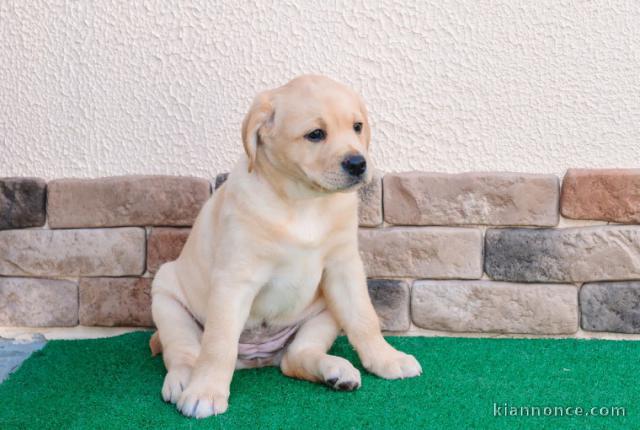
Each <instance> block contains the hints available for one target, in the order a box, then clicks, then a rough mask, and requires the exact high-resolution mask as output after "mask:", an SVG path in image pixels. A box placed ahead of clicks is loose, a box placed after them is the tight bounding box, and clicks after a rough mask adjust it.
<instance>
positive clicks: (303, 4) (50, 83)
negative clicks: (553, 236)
mask: <svg viewBox="0 0 640 430" xmlns="http://www.w3.org/2000/svg"><path fill="white" fill-rule="evenodd" d="M268 3H269V2H266V1H259V0H254V1H236V0H228V1H222V2H216V1H210V0H203V1H200V2H195V1H162V0H158V1H148V2H139V1H137V2H132V1H131V2H130V1H128V0H121V1H115V0H114V1H106V0H100V1H95V2H92V1H89V0H81V1H48V2H36V1H31V0H29V1H23V0H15V1H12V0H0V149H1V151H0V176H7V175H37V176H42V177H45V178H55V177H62V176H85V177H93V176H103V175H116V174H126V173H168V174H195V175H202V176H210V175H213V174H215V173H216V172H219V171H223V170H227V169H228V168H229V167H230V165H231V164H232V163H233V161H234V160H235V159H236V157H237V155H238V154H239V153H240V151H241V144H240V141H239V135H240V132H239V126H240V122H241V120H242V117H243V114H244V111H245V109H246V108H247V107H248V105H249V103H250V100H251V98H252V97H253V95H254V94H255V93H256V92H257V91H259V90H261V89H264V88H268V87H273V86H276V85H279V84H282V83H284V82H285V81H287V80H288V79H289V78H290V77H293V76H295V75H297V74H300V73H307V72H314V73H323V74H327V75H329V76H332V77H334V78H337V79H339V80H342V81H345V82H346V83H348V84H351V85H352V86H353V87H355V88H356V89H358V90H359V91H360V92H361V93H362V94H363V96H364V97H365V99H366V101H367V102H368V105H369V109H370V112H371V117H372V122H373V126H374V146H373V148H374V153H375V157H374V158H375V160H377V163H378V166H379V167H381V168H382V169H384V170H387V171H393V170H408V169H426V170H436V171H451V172H454V171H465V170H517V171H529V172H553V173H562V172H563V171H564V169H566V168H567V167H570V166H576V167H588V166H597V167H600V166H602V167H604V166H612V167H613V166H615V167H630V166H636V167H637V166H639V165H640V159H639V155H640V2H638V1H634V0H630V1H611V2H606V1H592V2H587V1H577V0H576V1H559V0H551V1H538V0H536V1H531V0H522V1H516V0H506V1H459V2H453V1H442V0H433V1H420V2H416V3H415V4H410V3H411V2H408V1H402V0H398V1H379V2H378V1H373V0H371V1H357V2H352V1H345V2H338V3H337V4H334V2H330V1H327V2H323V1H312V0H305V1H302V0H300V1H286V2H278V5H270V4H268Z"/></svg>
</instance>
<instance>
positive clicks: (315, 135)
mask: <svg viewBox="0 0 640 430" xmlns="http://www.w3.org/2000/svg"><path fill="white" fill-rule="evenodd" d="M326 137H327V133H326V132H325V131H324V130H323V129H321V128H316V129H315V130H313V131H312V132H311V133H307V134H305V135H304V138H305V139H307V140H310V141H311V142H320V141H321V140H324V139H325V138H326Z"/></svg>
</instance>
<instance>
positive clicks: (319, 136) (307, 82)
mask: <svg viewBox="0 0 640 430" xmlns="http://www.w3.org/2000/svg"><path fill="white" fill-rule="evenodd" d="M242 140H243V143H244V149H245V151H246V155H247V156H246V157H243V158H242V159H241V160H240V161H239V162H238V164H237V165H236V166H235V168H234V169H233V170H232V171H231V173H230V175H229V179H228V180H227V181H226V182H225V183H224V185H223V186H222V187H221V188H219V189H218V190H217V191H216V192H215V193H214V194H213V196H212V197H211V198H210V199H209V201H208V202H207V203H206V204H205V205H204V206H203V208H202V210H201V212H200V214H199V215H198V217H197V219H196V221H195V223H194V225H193V229H192V231H191V234H190V235H189V238H188V240H187V242H186V244H185V246H184V249H183V250H182V253H181V254H180V257H179V258H178V259H177V260H176V261H173V262H170V263H166V264H164V265H163V266H162V267H161V268H160V270H159V271H158V273H157V275H156V277H155V279H154V281H153V289H152V291H153V293H152V294H153V306H152V311H153V320H154V321H155V324H156V326H157V328H158V332H157V333H156V335H154V336H153V338H152V341H151V347H152V350H154V351H155V352H158V351H160V350H162V352H163V358H164V363H165V366H166V368H167V375H166V377H165V380H164V385H163V387H162V396H163V398H164V399H165V401H170V402H172V403H176V405H177V408H178V409H179V410H180V411H181V412H182V413H183V414H184V415H187V416H193V417H197V418H203V417H207V416H210V415H214V414H220V413H223V412H224V411H226V410H227V402H228V398H229V385H230V383H231V378H232V376H233V372H234V369H239V368H245V367H256V366H267V365H276V366H280V368H281V369H282V372H283V373H284V374H285V375H288V376H291V377H294V378H301V379H307V380H309V381H317V382H321V383H324V384H328V385H329V386H331V387H332V388H334V389H338V390H353V389H355V388H357V387H359V386H360V373H359V372H358V370H356V368H355V367H353V365H351V363H349V362H348V361H347V360H345V359H344V358H341V357H336V356H332V355H329V354H327V351H328V350H329V348H330V347H331V345H332V344H333V342H334V340H335V338H336V336H337V335H338V332H339V331H340V329H341V328H342V329H343V330H344V331H345V333H346V335H347V336H348V339H349V342H351V344H352V345H353V346H354V347H355V349H356V351H357V352H358V355H359V357H360V359H361V361H362V364H363V365H364V367H365V368H366V369H367V370H368V371H370V372H372V373H374V374H376V375H378V376H380V377H382V378H387V379H394V378H406V377H411V376H416V375H419V374H420V373H421V368H420V364H419V363H418V362H417V361H416V360H415V358H413V357H412V356H410V355H407V354H404V353H402V352H399V351H397V350H395V349H394V348H392V347H391V346H390V345H389V344H388V343H387V342H386V341H385V339H384V338H383V337H382V335H381V333H380V326H379V322H378V318H377V316H376V313H375V311H374V309H373V306H372V305H371V301H370V299H369V295H368V292H367V284H366V279H365V272H364V269H363V265H362V261H361V259H360V255H359V254H358V239H357V231H358V215H357V206H358V199H357V195H356V192H355V191H356V190H357V188H358V187H360V186H361V185H362V184H364V183H366V182H367V181H368V180H370V177H371V163H370V161H369V157H368V153H367V149H368V146H369V140H370V129H369V123H368V121H367V111H366V108H365V106H364V104H363V102H362V100H361V98H360V97H359V96H358V95H357V94H356V93H354V92H353V91H352V90H350V89H349V88H347V87H345V86H343V85H341V84H339V83H337V82H335V81H333V80H330V79H329V78H326V77H322V76H301V77H298V78H296V79H294V80H292V81H291V82H289V83H288V84H286V85H284V86H282V87H279V88H276V89H273V90H270V91H265V92H263V93H261V94H259V95H258V96H257V97H256V99H255V101H254V103H253V105H252V106H251V109H250V110H249V112H248V113H247V115H246V118H245V120H244V122H243V125H242Z"/></svg>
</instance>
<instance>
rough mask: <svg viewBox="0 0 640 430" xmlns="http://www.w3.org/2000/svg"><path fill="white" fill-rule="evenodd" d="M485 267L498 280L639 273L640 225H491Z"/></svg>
mask: <svg viewBox="0 0 640 430" xmlns="http://www.w3.org/2000/svg"><path fill="white" fill-rule="evenodd" d="M485 239H486V240H485V262H484V269H485V272H487V274H488V275H489V276H490V277H491V278H492V279H495V280H501V281H517V282H589V281H606V280H626V279H638V278H640V226H597V227H584V228H582V227H581V228H567V229H489V230H487V232H486V234H485Z"/></svg>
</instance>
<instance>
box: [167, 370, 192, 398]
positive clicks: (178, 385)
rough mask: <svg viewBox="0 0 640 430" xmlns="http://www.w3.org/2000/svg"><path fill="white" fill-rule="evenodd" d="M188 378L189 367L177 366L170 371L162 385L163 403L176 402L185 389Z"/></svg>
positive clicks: (189, 374)
mask: <svg viewBox="0 0 640 430" xmlns="http://www.w3.org/2000/svg"><path fill="white" fill-rule="evenodd" d="M190 378H191V367H189V366H178V367H174V368H173V369H170V370H169V371H168V372H167V375H166V376H165V377H164V383H163V384H162V399H163V400H164V401H165V402H171V403H175V402H177V401H178V399H179V398H180V395H181V394H182V392H183V391H184V389H185V388H187V384H189V379H190Z"/></svg>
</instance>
